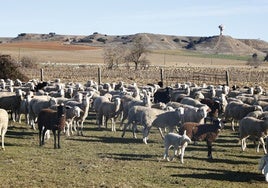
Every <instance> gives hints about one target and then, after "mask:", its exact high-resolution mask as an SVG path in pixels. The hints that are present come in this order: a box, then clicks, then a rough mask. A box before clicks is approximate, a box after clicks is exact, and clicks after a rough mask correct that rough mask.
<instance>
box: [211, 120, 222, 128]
mask: <svg viewBox="0 0 268 188" xmlns="http://www.w3.org/2000/svg"><path fill="white" fill-rule="evenodd" d="M212 124H213V125H214V126H217V127H218V129H219V130H221V129H223V128H224V123H223V121H222V120H221V119H220V118H215V119H213V121H212Z"/></svg>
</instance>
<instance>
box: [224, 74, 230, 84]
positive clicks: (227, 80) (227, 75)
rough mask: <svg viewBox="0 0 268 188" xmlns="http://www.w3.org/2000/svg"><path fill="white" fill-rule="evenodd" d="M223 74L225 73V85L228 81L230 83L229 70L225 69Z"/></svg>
mask: <svg viewBox="0 0 268 188" xmlns="http://www.w3.org/2000/svg"><path fill="white" fill-rule="evenodd" d="M225 75H226V77H225V78H226V85H227V86H229V83H230V80H229V71H228V70H227V71H226V72H225Z"/></svg>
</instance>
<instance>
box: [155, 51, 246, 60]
mask: <svg viewBox="0 0 268 188" xmlns="http://www.w3.org/2000/svg"><path fill="white" fill-rule="evenodd" d="M151 53H156V54H166V55H175V56H176V55H178V56H188V57H197V58H209V59H211V58H212V59H214V58H215V59H228V60H240V61H247V60H248V59H249V58H250V56H246V55H243V56H242V55H228V54H205V53H201V52H195V51H189V50H161V51H160V50H156V51H152V52H151Z"/></svg>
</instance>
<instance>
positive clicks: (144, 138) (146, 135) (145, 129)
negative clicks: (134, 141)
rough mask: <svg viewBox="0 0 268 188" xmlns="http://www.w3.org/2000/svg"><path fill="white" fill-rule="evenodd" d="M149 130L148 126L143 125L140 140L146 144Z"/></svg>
mask: <svg viewBox="0 0 268 188" xmlns="http://www.w3.org/2000/svg"><path fill="white" fill-rule="evenodd" d="M149 131H150V128H149V127H147V126H145V127H144V128H143V139H142V141H143V142H144V143H145V144H147V140H148V135H149Z"/></svg>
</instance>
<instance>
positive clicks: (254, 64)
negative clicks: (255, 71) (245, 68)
mask: <svg viewBox="0 0 268 188" xmlns="http://www.w3.org/2000/svg"><path fill="white" fill-rule="evenodd" d="M261 64H262V61H261V60H260V59H259V58H258V54H257V53H254V54H252V56H251V58H249V59H248V61H247V65H249V66H252V67H254V68H258V67H259V66H260V65H261Z"/></svg>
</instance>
